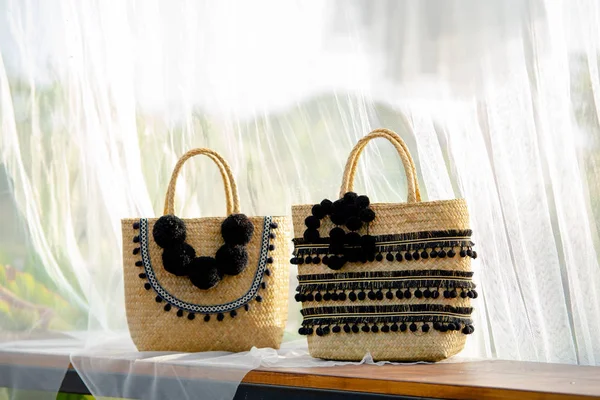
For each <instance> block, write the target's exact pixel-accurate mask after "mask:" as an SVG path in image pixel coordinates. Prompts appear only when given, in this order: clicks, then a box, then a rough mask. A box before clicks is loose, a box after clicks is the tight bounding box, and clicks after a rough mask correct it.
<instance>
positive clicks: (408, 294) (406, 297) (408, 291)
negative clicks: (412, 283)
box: [404, 289, 412, 299]
mask: <svg viewBox="0 0 600 400" xmlns="http://www.w3.org/2000/svg"><path fill="white" fill-rule="evenodd" d="M411 297H412V293H411V292H410V290H408V289H406V290H405V291H404V298H405V299H410V298H411Z"/></svg>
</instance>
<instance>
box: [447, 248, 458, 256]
mask: <svg viewBox="0 0 600 400" xmlns="http://www.w3.org/2000/svg"><path fill="white" fill-rule="evenodd" d="M447 255H448V257H450V258H452V257H454V256H455V255H456V252H455V251H454V249H450V250H448V253H447Z"/></svg>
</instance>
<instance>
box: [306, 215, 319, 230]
mask: <svg viewBox="0 0 600 400" xmlns="http://www.w3.org/2000/svg"><path fill="white" fill-rule="evenodd" d="M304 225H306V227H307V228H309V229H319V227H320V226H321V220H320V219H319V218H317V217H315V216H314V215H309V216H308V217H306V218H305V219H304Z"/></svg>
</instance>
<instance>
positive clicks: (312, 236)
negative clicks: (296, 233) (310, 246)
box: [304, 229, 321, 243]
mask: <svg viewBox="0 0 600 400" xmlns="http://www.w3.org/2000/svg"><path fill="white" fill-rule="evenodd" d="M320 237H321V236H320V235H319V231H318V230H316V229H307V230H305V231H304V240H306V241H307V242H309V243H314V242H316V241H318V240H319V238H320Z"/></svg>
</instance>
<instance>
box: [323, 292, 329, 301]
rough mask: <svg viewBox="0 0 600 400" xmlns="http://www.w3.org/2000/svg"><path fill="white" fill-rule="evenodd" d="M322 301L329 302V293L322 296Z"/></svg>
mask: <svg viewBox="0 0 600 400" xmlns="http://www.w3.org/2000/svg"><path fill="white" fill-rule="evenodd" d="M323 300H325V301H329V300H331V293H329V292H326V293H325V294H324V295H323Z"/></svg>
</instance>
